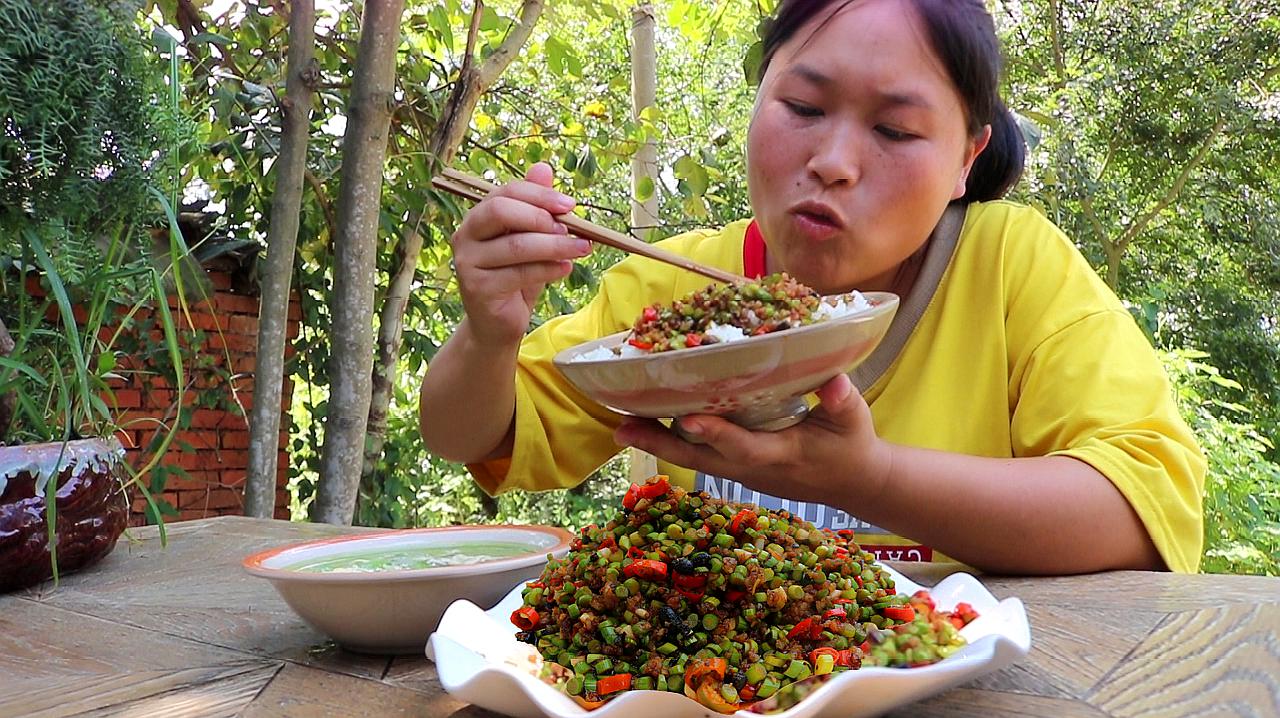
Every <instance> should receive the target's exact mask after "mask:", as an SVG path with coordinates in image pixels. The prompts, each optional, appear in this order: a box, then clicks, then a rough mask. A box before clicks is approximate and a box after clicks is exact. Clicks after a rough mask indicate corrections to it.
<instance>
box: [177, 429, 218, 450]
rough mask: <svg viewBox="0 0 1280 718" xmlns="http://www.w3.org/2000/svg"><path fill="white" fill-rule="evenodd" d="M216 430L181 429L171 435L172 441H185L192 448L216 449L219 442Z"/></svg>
mask: <svg viewBox="0 0 1280 718" xmlns="http://www.w3.org/2000/svg"><path fill="white" fill-rule="evenodd" d="M218 433H219V432H217V431H183V432H180V433H179V434H178V435H177V436H175V437H173V443H175V444H177V443H178V442H180V441H185V442H187V443H188V444H190V445H191V448H193V449H216V448H218V444H219V441H218V439H219V437H218Z"/></svg>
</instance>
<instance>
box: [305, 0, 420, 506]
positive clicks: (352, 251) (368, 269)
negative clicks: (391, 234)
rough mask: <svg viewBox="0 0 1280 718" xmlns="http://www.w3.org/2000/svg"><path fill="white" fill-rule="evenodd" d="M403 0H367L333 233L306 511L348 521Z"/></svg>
mask: <svg viewBox="0 0 1280 718" xmlns="http://www.w3.org/2000/svg"><path fill="white" fill-rule="evenodd" d="M403 12H404V0H366V2H365V6H364V17H363V22H362V24H361V30H360V46H359V50H358V55H357V58H356V69H355V74H354V77H353V80H352V89H351V100H350V106H349V107H348V111H347V117H348V120H347V131H346V134H345V135H344V137H343V141H342V182H341V189H340V194H339V197H338V235H337V237H335V238H334V259H335V261H334V272H333V293H332V298H331V300H330V306H331V311H332V316H333V322H332V325H331V328H330V332H329V336H330V339H331V350H330V351H331V354H330V357H329V379H330V384H329V404H328V410H327V412H326V415H325V429H324V447H323V449H322V450H321V456H320V485H319V487H318V488H317V491H316V498H315V503H314V504H313V505H312V507H311V518H312V519H313V520H317V521H323V522H325V523H331V524H344V525H345V524H350V523H351V520H352V517H353V516H354V514H355V506H356V493H357V490H358V489H359V485H360V469H361V464H362V462H363V459H364V444H365V428H366V426H367V423H368V420H369V405H370V387H371V382H370V376H371V374H372V372H373V290H374V276H373V275H374V270H375V261H374V260H375V257H376V254H377V241H378V218H379V214H380V212H381V209H382V201H381V200H382V172H383V164H384V162H385V161H386V154H387V134H388V131H389V129H390V126H391V110H392V104H393V102H394V94H393V93H394V90H395V71H396V50H397V49H398V48H399V46H400V16H401V15H402V14H403Z"/></svg>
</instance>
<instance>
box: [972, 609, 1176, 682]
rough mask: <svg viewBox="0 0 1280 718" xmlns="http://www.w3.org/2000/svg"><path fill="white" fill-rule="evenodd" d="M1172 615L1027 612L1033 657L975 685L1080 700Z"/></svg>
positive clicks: (1075, 610) (1110, 611) (1056, 611)
mask: <svg viewBox="0 0 1280 718" xmlns="http://www.w3.org/2000/svg"><path fill="white" fill-rule="evenodd" d="M1167 615H1168V614H1165V613H1155V612H1151V611H1139V610H1134V611H1129V612H1123V613H1122V612H1119V611H1115V610H1108V609H1100V608H1093V607H1078V608H1074V609H1072V610H1071V611H1069V612H1065V613H1064V611H1063V609H1062V608H1060V607H1058V606H1038V605H1029V606H1027V619H1028V621H1029V622H1030V623H1031V653H1030V654H1029V655H1028V656H1027V658H1026V660H1024V661H1023V662H1022V663H1020V664H1018V665H1015V666H1012V667H1010V668H1009V669H1008V670H1004V671H1000V672H999V673H995V674H992V675H989V676H983V677H982V678H979V679H978V680H977V681H975V682H974V683H973V684H972V685H973V686H975V687H979V688H983V689H988V690H994V691H1001V692H1006V693H1033V694H1037V695H1044V696H1061V697H1067V698H1080V697H1082V696H1084V695H1085V693H1087V692H1088V691H1089V690H1090V689H1092V688H1093V687H1094V686H1095V685H1097V683H1098V681H1099V680H1101V679H1102V677H1103V676H1104V675H1106V673H1107V672H1108V671H1110V670H1111V669H1112V668H1114V667H1115V666H1116V665H1117V664H1118V663H1119V662H1120V661H1121V660H1122V659H1124V657H1125V656H1126V655H1128V653H1129V652H1130V651H1131V650H1132V649H1133V646H1134V645H1136V644H1137V643H1138V642H1139V641H1141V640H1142V639H1143V638H1144V637H1146V635H1147V634H1148V633H1150V632H1151V629H1153V628H1155V626H1156V625H1157V624H1158V623H1159V622H1160V621H1161V620H1163V619H1164V618H1165V617H1166V616H1167Z"/></svg>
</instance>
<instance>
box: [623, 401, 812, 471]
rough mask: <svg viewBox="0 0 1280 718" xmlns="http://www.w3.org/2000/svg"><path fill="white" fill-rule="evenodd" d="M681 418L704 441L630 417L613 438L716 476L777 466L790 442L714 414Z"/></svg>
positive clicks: (783, 437)
mask: <svg viewBox="0 0 1280 718" xmlns="http://www.w3.org/2000/svg"><path fill="white" fill-rule="evenodd" d="M678 421H679V422H680V428H681V429H683V430H684V431H685V432H687V433H689V434H690V435H692V436H695V437H696V438H697V439H698V440H700V441H702V442H705V443H697V444H695V443H690V442H688V441H685V440H684V439H681V438H680V437H678V436H676V435H675V433H674V432H672V431H671V430H669V429H667V428H666V427H664V426H662V425H661V424H659V423H658V422H656V421H651V420H641V419H630V418H628V419H624V420H623V422H622V425H621V426H620V427H618V430H617V431H615V432H614V441H616V442H618V443H619V444H621V445H624V446H634V447H636V448H638V449H640V450H642V451H646V452H648V453H650V454H653V455H654V456H658V457H661V458H662V459H665V460H666V461H669V462H671V463H673V464H676V465H678V466H685V467H688V468H691V469H696V470H698V471H703V472H706V473H708V474H713V475H716V476H739V475H741V474H742V473H743V468H744V467H764V466H771V465H777V464H778V463H779V461H780V460H781V459H782V458H783V456H784V454H785V448H784V445H785V444H789V443H790V441H791V439H790V438H789V437H787V436H784V435H782V434H769V433H754V432H751V431H747V430H746V429H743V428H742V427H740V426H737V425H735V424H733V423H731V422H729V421H726V420H725V419H721V418H719V417H715V416H705V415H704V416H696V417H685V418H683V419H679V420H678Z"/></svg>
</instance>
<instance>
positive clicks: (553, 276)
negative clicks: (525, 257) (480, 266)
mask: <svg viewBox="0 0 1280 718" xmlns="http://www.w3.org/2000/svg"><path fill="white" fill-rule="evenodd" d="M572 271H573V262H570V261H569V260H567V259H563V260H558V261H547V262H525V263H522V264H513V265H511V266H508V267H500V268H497V269H486V270H484V271H483V272H480V273H478V274H477V276H476V277H475V279H474V280H473V281H472V282H471V283H470V284H469V286H470V291H472V292H474V293H475V294H476V295H480V296H491V297H497V296H504V295H507V294H510V293H512V292H518V291H523V290H525V289H533V290H535V291H540V290H541V288H542V286H543V285H546V284H550V283H551V282H555V281H559V280H561V279H564V278H565V277H567V276H569V273H570V272H572Z"/></svg>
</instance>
